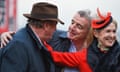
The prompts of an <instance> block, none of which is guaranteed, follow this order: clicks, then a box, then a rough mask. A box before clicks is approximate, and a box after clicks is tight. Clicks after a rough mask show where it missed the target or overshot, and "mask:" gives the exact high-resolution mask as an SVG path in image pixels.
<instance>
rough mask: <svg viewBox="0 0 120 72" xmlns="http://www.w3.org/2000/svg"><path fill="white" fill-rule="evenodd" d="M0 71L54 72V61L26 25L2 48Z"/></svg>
mask: <svg viewBox="0 0 120 72" xmlns="http://www.w3.org/2000/svg"><path fill="white" fill-rule="evenodd" d="M0 61H1V62H0V63H1V64H0V72H54V63H53V61H52V59H51V57H50V54H49V52H48V51H47V49H46V48H45V47H44V46H43V45H41V43H40V42H39V40H38V39H37V37H36V36H35V34H34V32H33V31H32V30H31V28H30V27H29V26H28V25H27V26H26V27H25V28H23V29H21V30H19V31H18V32H17V33H16V34H15V35H14V36H13V39H12V40H11V41H10V42H9V44H8V45H7V46H6V47H5V48H3V49H2V52H1V59H0Z"/></svg>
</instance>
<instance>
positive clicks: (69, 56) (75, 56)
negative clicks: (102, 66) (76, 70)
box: [46, 46, 86, 67]
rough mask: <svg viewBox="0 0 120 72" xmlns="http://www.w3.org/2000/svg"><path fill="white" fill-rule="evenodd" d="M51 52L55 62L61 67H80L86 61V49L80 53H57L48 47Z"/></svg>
mask: <svg viewBox="0 0 120 72" xmlns="http://www.w3.org/2000/svg"><path fill="white" fill-rule="evenodd" d="M46 47H47V48H48V50H49V51H50V53H51V55H52V58H53V61H54V62H55V63H57V64H59V65H66V66H69V67H78V66H80V65H81V64H82V61H84V60H85V59H84V58H85V53H86V49H83V50H82V51H79V52H74V53H72V52H69V53H68V52H57V51H53V50H52V48H51V47H50V46H46Z"/></svg>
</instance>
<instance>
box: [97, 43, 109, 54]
mask: <svg viewBox="0 0 120 72" xmlns="http://www.w3.org/2000/svg"><path fill="white" fill-rule="evenodd" d="M98 48H99V49H100V51H102V52H104V53H106V52H108V51H109V48H108V47H104V46H102V45H101V44H98Z"/></svg>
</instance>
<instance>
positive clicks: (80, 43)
mask: <svg viewBox="0 0 120 72" xmlns="http://www.w3.org/2000/svg"><path fill="white" fill-rule="evenodd" d="M72 42H73V44H74V45H75V47H76V50H77V51H80V50H81V49H83V48H85V47H86V46H85V45H84V42H85V41H84V40H72Z"/></svg>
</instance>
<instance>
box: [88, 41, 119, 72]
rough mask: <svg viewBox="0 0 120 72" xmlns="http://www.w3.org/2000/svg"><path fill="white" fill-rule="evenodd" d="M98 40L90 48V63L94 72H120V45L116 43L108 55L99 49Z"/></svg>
mask: <svg viewBox="0 0 120 72" xmlns="http://www.w3.org/2000/svg"><path fill="white" fill-rule="evenodd" d="M97 45H98V42H97V40H96V39H95V40H93V42H92V44H91V45H90V46H89V48H88V63H89V65H90V67H91V68H92V70H93V72H120V45H119V44H118V42H117V41H116V42H115V44H114V45H113V46H112V47H110V50H109V51H108V52H107V53H103V52H101V51H100V50H99V48H98V47H97Z"/></svg>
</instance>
